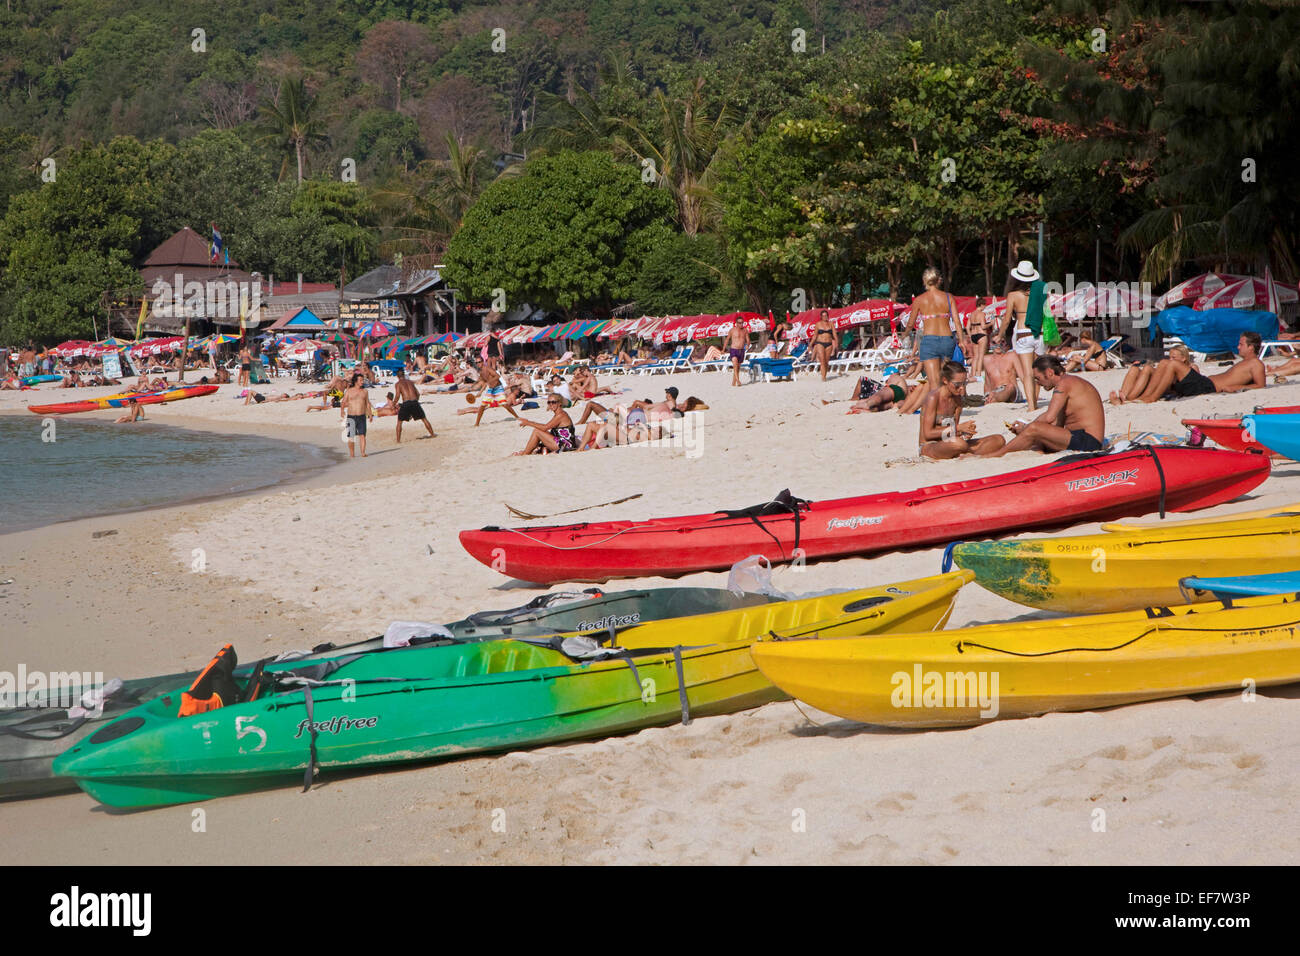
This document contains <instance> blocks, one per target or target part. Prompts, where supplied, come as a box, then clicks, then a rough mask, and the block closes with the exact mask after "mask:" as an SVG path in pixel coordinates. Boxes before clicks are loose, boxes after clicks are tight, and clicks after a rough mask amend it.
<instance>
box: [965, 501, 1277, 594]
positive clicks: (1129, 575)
mask: <svg viewBox="0 0 1300 956" xmlns="http://www.w3.org/2000/svg"><path fill="white" fill-rule="evenodd" d="M1273 513H1274V512H1269V514H1273ZM1276 514H1277V516H1276V517H1255V518H1243V519H1241V520H1236V521H1228V520H1218V521H1210V522H1201V523H1177V524H1170V525H1165V526H1163V527H1155V528H1141V529H1134V530H1132V531H1112V532H1106V533H1102V534H1092V535H1080V536H1074V537H1063V538H1022V539H1019V540H1009V541H967V542H962V543H960V544H956V545H953V547H952V559H953V562H954V563H955V564H956V565H957V566H958V567H962V568H967V569H969V570H971V571H974V572H975V581H976V583H978V584H979V585H980V586H981V587H983V588H986V589H987V590H989V591H992V592H994V593H995V594H1000V595H1001V596H1002V597H1004V598H1007V599H1008V600H1011V601H1015V602H1017V603H1019V604H1025V605H1028V606H1029V607H1037V608H1042V609H1044V610H1047V611H1060V612H1062V613H1066V614H1102V613H1106V612H1109V611H1129V610H1136V609H1138V608H1143V607H1152V606H1158V605H1162V604H1179V603H1182V602H1184V601H1186V600H1187V598H1186V597H1185V596H1184V595H1183V592H1182V590H1181V589H1180V588H1179V585H1178V582H1179V580H1180V579H1182V578H1187V577H1202V578H1221V577H1232V576H1236V575H1243V574H1249V575H1255V574H1276V573H1279V572H1282V571H1294V570H1295V569H1296V568H1297V567H1300V513H1288V512H1286V511H1285V510H1284V511H1281V512H1277V513H1276Z"/></svg>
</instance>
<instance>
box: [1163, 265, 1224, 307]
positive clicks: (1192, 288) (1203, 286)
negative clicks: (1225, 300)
mask: <svg viewBox="0 0 1300 956" xmlns="http://www.w3.org/2000/svg"><path fill="white" fill-rule="evenodd" d="M1246 278H1248V276H1239V275H1232V274H1231V273H1227V272H1222V273H1220V272H1207V273H1205V274H1204V275H1199V276H1197V277H1196V278H1194V279H1188V280H1187V281H1186V282H1180V283H1178V285H1176V286H1174V287H1173V288H1172V289H1170V290H1169V291H1168V292H1166V293H1165V294H1164V295H1162V296H1161V297H1160V298H1158V299H1156V301H1155V305H1154V306H1153V308H1155V310H1156V311H1157V312H1158V311H1160V310H1162V309H1165V308H1168V307H1169V306H1171V305H1178V304H1179V303H1180V302H1193V301H1195V300H1197V299H1199V298H1200V297H1201V296H1205V295H1210V294H1211V293H1214V292H1218V291H1219V290H1220V289H1222V288H1223V287H1224V286H1226V285H1231V284H1232V283H1234V282H1240V281H1241V280H1242V279H1246Z"/></svg>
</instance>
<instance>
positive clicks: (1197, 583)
mask: <svg viewBox="0 0 1300 956" xmlns="http://www.w3.org/2000/svg"><path fill="white" fill-rule="evenodd" d="M1178 583H1179V584H1180V585H1181V586H1182V588H1183V591H1184V593H1187V594H1189V597H1190V593H1191V592H1193V591H1208V592H1209V593H1211V594H1216V595H1217V594H1227V595H1236V596H1242V597H1245V596H1248V595H1252V594H1291V593H1292V592H1295V593H1300V571H1282V572H1280V573H1278V574H1243V575H1242V576H1241V577H1234V578H1183V579H1182V580H1181V581H1179V582H1178Z"/></svg>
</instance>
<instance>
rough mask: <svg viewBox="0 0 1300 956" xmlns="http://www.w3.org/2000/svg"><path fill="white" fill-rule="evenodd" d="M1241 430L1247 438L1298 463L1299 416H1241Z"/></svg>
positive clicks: (1299, 453)
mask: <svg viewBox="0 0 1300 956" xmlns="http://www.w3.org/2000/svg"><path fill="white" fill-rule="evenodd" d="M1241 428H1242V431H1244V432H1245V433H1246V437H1247V438H1250V439H1252V440H1253V441H1256V442H1258V443H1259V444H1261V445H1263V446H1264V447H1265V448H1271V449H1273V451H1275V452H1277V453H1278V454H1279V455H1286V457H1288V458H1292V459H1295V460H1297V461H1300V415H1243V416H1242V418H1241Z"/></svg>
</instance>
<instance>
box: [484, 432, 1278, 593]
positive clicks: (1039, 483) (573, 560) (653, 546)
mask: <svg viewBox="0 0 1300 956" xmlns="http://www.w3.org/2000/svg"><path fill="white" fill-rule="evenodd" d="M1268 474H1269V459H1268V456H1267V455H1256V454H1241V453H1239V452H1230V451H1216V450H1213V449H1205V448H1183V447H1167V448H1138V449H1133V450H1130V451H1126V452H1122V453H1120V454H1113V455H1089V456H1070V457H1067V458H1063V459H1061V460H1059V461H1055V462H1052V463H1050V464H1047V465H1039V466H1037V467H1034V468H1026V469H1024V470H1023V471H1013V472H1010V473H1009V474H1005V475H996V476H993V477H990V478H976V479H973V480H971V481H955V482H952V483H950V484H945V485H931V486H930V487H928V488H918V489H917V490H915V491H895V492H888V493H885V494H879V495H865V496H863V497H860V498H839V499H836V500H833V501H814V502H804V501H800V500H799V499H797V498H794V499H792V498H789V496H788V493H783V495H781V496H778V497H777V499H775V500H774V501H771V502H768V503H767V504H766V505H761V506H755V507H753V508H749V509H741V510H739V511H731V512H727V511H717V512H714V513H712V514H702V515H689V516H686V517H680V518H657V519H653V520H650V521H603V522H599V523H583V524H571V525H551V526H545V527H531V528H495V527H492V528H483V529H481V530H478V531H462V532H461V533H460V543H461V544H462V545H464V547H465V550H466V551H468V552H469V553H470V554H472V555H473V556H474V557H475V558H477V559H478V560H480V561H482V562H483V563H484V564H486V565H487V566H488V567H490V568H492V569H493V570H495V571H500V572H502V573H503V574H507V575H510V576H511V577H515V578H518V579H520V580H523V581H533V582H537V583H543V584H554V583H557V582H560V581H606V580H609V579H610V578H629V577H643V576H648V575H663V576H665V577H671V576H676V575H681V574H689V573H691V572H692V571H719V570H725V569H726V568H729V567H731V565H733V564H735V563H736V562H737V561H739V560H741V559H742V558H745V557H747V556H749V555H751V554H763V555H766V556H767V558H768V559H769V560H770V561H771V562H772V563H773V564H778V563H782V562H788V561H791V560H793V559H795V558H796V557H798V558H803V559H806V560H815V559H818V558H835V557H845V556H848V555H863V554H872V553H876V552H881V551H895V550H900V549H903V548H921V547H926V546H930V545H936V544H943V543H946V542H948V541H957V540H965V539H970V538H976V537H995V536H997V535H1000V534H1018V533H1020V532H1023V531H1029V530H1033V529H1040V528H1053V527H1068V526H1069V525H1073V524H1079V523H1082V522H1085V521H1110V520H1114V519H1116V518H1130V517H1136V516H1139V515H1145V514H1149V513H1151V512H1154V511H1158V510H1168V511H1195V510H1196V509H1198V508H1209V507H1212V506H1213V505H1217V504H1222V503H1223V502H1225V501H1231V500H1232V499H1233V498H1236V497H1238V496H1239V495H1242V494H1245V493H1246V492H1248V491H1250V490H1251V489H1252V488H1254V487H1255V486H1256V485H1259V484H1260V483H1261V482H1263V481H1264V479H1265V478H1267V477H1268Z"/></svg>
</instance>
